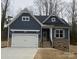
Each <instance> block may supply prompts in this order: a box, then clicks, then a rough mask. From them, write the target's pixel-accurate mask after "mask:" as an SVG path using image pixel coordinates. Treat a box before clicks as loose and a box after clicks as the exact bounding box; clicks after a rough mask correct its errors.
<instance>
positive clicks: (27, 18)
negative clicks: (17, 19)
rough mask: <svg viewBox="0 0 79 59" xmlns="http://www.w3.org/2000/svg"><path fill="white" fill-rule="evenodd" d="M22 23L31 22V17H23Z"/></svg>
mask: <svg viewBox="0 0 79 59" xmlns="http://www.w3.org/2000/svg"><path fill="white" fill-rule="evenodd" d="M22 21H30V17H29V16H22Z"/></svg>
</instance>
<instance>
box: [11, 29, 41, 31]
mask: <svg viewBox="0 0 79 59" xmlns="http://www.w3.org/2000/svg"><path fill="white" fill-rule="evenodd" d="M11 31H25V32H27V31H34V32H39V31H40V30H20V29H11Z"/></svg>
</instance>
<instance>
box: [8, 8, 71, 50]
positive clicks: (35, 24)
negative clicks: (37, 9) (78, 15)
mask: <svg viewBox="0 0 79 59" xmlns="http://www.w3.org/2000/svg"><path fill="white" fill-rule="evenodd" d="M8 28H9V31H10V32H9V34H10V35H11V47H38V42H43V41H44V40H47V41H50V43H51V44H52V47H56V48H57V47H60V48H61V46H63V47H64V48H66V47H67V48H68V45H69V42H70V34H69V32H70V31H69V28H70V27H69V25H68V23H67V22H66V21H65V20H64V19H62V18H59V17H57V16H54V15H49V16H34V15H32V14H31V13H30V12H29V11H28V10H27V9H24V10H22V11H21V12H20V13H19V14H18V15H17V16H16V17H15V18H14V19H13V20H12V21H11V22H10V23H9V27H8Z"/></svg>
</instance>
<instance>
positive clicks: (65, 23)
mask: <svg viewBox="0 0 79 59" xmlns="http://www.w3.org/2000/svg"><path fill="white" fill-rule="evenodd" d="M51 16H53V17H56V18H57V20H59V21H61V22H62V23H63V24H64V25H66V26H69V24H68V23H67V22H66V21H65V20H64V19H63V18H60V17H57V16H55V15H52V14H51V15H50V16H48V17H47V18H46V19H45V20H44V21H43V22H42V23H43V24H44V23H45V22H46V21H47V20H48V19H49V18H50V17H51Z"/></svg>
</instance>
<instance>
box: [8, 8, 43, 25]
mask: <svg viewBox="0 0 79 59" xmlns="http://www.w3.org/2000/svg"><path fill="white" fill-rule="evenodd" d="M22 13H29V14H30V15H31V16H32V17H33V18H34V19H35V20H36V21H37V22H38V23H39V24H40V25H41V26H42V25H43V24H42V23H41V22H40V21H39V20H38V19H37V18H36V17H35V16H34V15H32V14H31V13H30V12H29V11H28V9H27V8H25V9H24V10H22V11H21V12H20V13H19V14H17V15H16V17H15V18H14V19H13V20H12V21H11V22H10V23H9V24H8V26H9V25H10V24H12V23H13V22H14V21H15V20H16V18H18V17H19V16H20V15H21V14H22Z"/></svg>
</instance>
